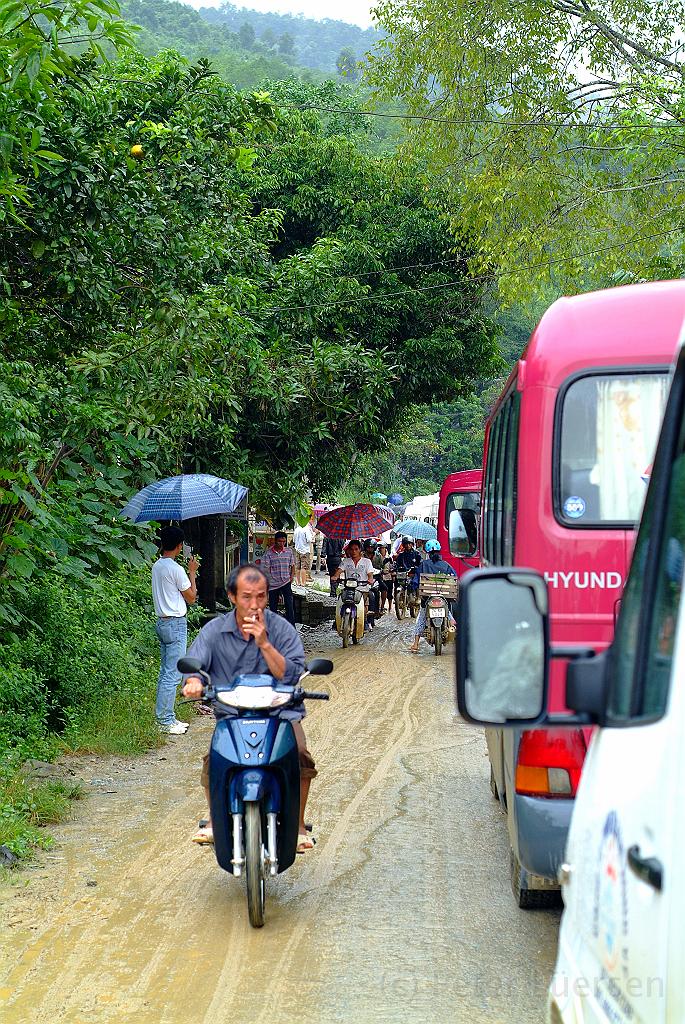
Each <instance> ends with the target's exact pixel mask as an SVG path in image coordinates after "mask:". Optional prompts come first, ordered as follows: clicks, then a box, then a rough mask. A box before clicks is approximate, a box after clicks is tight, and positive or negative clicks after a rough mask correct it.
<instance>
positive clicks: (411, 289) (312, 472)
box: [0, 53, 492, 619]
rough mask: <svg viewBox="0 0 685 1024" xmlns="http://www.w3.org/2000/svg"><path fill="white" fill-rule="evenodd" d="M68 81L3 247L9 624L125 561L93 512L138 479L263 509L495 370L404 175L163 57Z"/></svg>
mask: <svg viewBox="0 0 685 1024" xmlns="http://www.w3.org/2000/svg"><path fill="white" fill-rule="evenodd" d="M85 73H86V72H85V71H84V74H85ZM88 75H89V78H88V88H87V89H83V88H82V87H81V86H80V84H75V83H73V82H72V80H70V79H67V80H65V81H64V82H63V83H62V84H61V85H60V88H59V90H58V89H55V90H54V92H53V98H52V100H51V102H52V104H53V114H52V118H51V120H50V122H49V124H48V125H46V128H45V133H46V136H47V137H48V139H49V144H50V147H51V149H52V150H54V151H55V152H57V153H59V154H60V157H61V160H60V162H58V163H55V164H53V165H52V166H51V167H49V168H47V169H45V170H44V171H43V172H42V173H41V175H40V176H39V178H38V179H37V180H36V181H35V182H34V183H32V184H31V206H30V208H27V209H26V210H25V211H23V213H22V218H23V219H22V221H18V220H14V221H12V222H9V223H8V224H7V228H6V230H5V232H4V233H3V237H2V240H1V241H0V283H1V284H2V286H3V287H4V290H5V295H6V298H5V300H4V302H3V306H2V309H1V310H0V316H2V318H3V334H2V346H3V348H2V356H3V362H2V368H1V370H0V373H1V374H2V377H1V378H0V387H1V388H2V394H3V403H2V408H3V419H4V421H3V434H2V441H1V442H0V455H1V456H2V460H1V461H0V472H1V473H2V479H3V480H4V481H5V484H4V489H3V491H2V494H1V495H0V499H1V500H2V508H3V519H2V521H1V522H0V572H2V574H3V579H4V582H5V587H4V591H3V594H4V598H3V607H2V614H3V616H4V617H5V618H7V619H11V618H12V615H13V614H14V613H13V610H12V594H13V592H14V591H19V592H20V591H22V590H23V588H24V586H25V583H26V581H27V580H28V579H30V578H32V577H34V576H36V574H38V575H39V576H40V575H42V574H46V573H50V574H52V573H59V574H63V575H67V576H68V577H69V578H71V579H73V578H76V579H79V578H83V577H85V576H86V575H87V574H88V573H89V572H92V571H93V570H98V569H99V568H101V567H106V566H107V565H108V564H111V563H112V562H117V561H119V560H122V559H123V560H126V561H132V560H133V561H135V560H137V559H139V558H141V557H142V554H141V551H142V553H144V551H145V549H144V545H143V544H142V543H141V541H140V540H136V538H138V537H140V536H142V534H141V531H140V530H139V529H135V530H134V529H133V528H130V527H124V526H122V525H120V524H115V523H114V521H113V514H114V511H115V509H116V506H117V505H119V504H121V503H122V502H123V499H124V497H125V495H126V494H128V493H131V491H133V490H135V489H136V487H137V486H139V485H140V484H142V483H144V482H145V481H146V480H147V479H149V478H150V477H151V476H162V475H167V474H169V473H171V472H173V471H177V470H180V469H188V470H192V469H196V468H202V469H205V470H209V471H215V472H218V473H221V474H224V475H229V476H231V477H233V478H235V479H238V480H240V481H242V482H243V483H245V484H247V485H249V486H250V488H251V491H252V494H253V500H255V501H256V502H257V504H258V506H259V507H260V509H261V510H262V511H264V512H266V513H275V512H277V511H278V510H279V509H282V508H284V507H287V506H288V505H291V504H292V502H293V500H294V499H297V498H301V497H302V496H303V495H304V493H305V490H306V488H307V487H308V486H309V487H311V488H313V489H314V490H315V492H316V493H319V494H323V493H325V492H326V491H330V489H331V488H334V487H335V486H336V485H337V484H338V483H339V482H340V480H341V479H342V478H343V477H344V475H345V472H346V463H347V462H348V461H349V459H350V458H351V457H352V455H353V454H354V453H356V452H358V451H360V450H361V451H364V450H373V449H375V448H377V447H378V446H379V445H383V444H384V443H385V442H384V437H385V433H386V432H387V429H388V428H390V427H392V426H393V424H394V423H395V422H397V421H398V420H400V419H401V416H402V412H403V409H404V408H406V407H407V406H409V405H412V404H415V403H416V402H423V401H428V400H435V399H436V398H440V397H444V398H449V397H451V396H452V395H454V394H456V393H459V392H461V391H463V390H465V389H466V390H468V388H469V386H470V385H471V383H472V382H473V381H474V380H475V379H477V378H479V377H481V376H482V375H483V373H484V372H487V369H488V367H489V365H490V361H491V359H492V342H491V338H490V333H491V332H490V331H489V328H488V326H487V323H486V320H485V318H484V317H483V314H482V310H481V306H480V302H479V291H478V289H477V288H476V287H471V286H468V285H466V284H464V283H463V282H462V276H463V266H464V262H463V261H464V257H463V256H461V257H460V256H458V255H453V254H452V253H451V240H450V237H449V234H448V231H447V228H446V225H445V223H444V222H443V221H442V220H441V219H440V218H439V217H438V216H437V215H436V214H435V213H434V212H433V211H432V209H430V208H429V207H427V206H426V203H425V199H424V192H423V189H422V185H421V182H420V179H419V178H418V177H417V175H416V174H411V173H408V172H402V171H400V170H399V169H397V168H396V167H394V166H393V165H392V163H390V162H386V161H376V160H374V159H372V158H370V157H367V156H364V154H363V153H361V152H360V151H359V148H358V147H357V146H356V144H355V142H354V140H353V139H351V138H347V137H344V136H340V135H333V134H331V128H330V126H329V127H328V128H324V127H322V126H321V124H320V122H319V121H318V119H317V116H316V114H314V113H298V112H295V111H288V110H284V111H283V112H282V113H280V114H279V112H278V111H277V109H276V108H275V107H274V106H273V105H272V103H271V102H270V100H269V99H268V97H267V96H266V95H255V96H242V95H240V94H238V93H235V92H234V91H233V90H231V89H230V88H228V87H227V86H225V85H224V84H222V83H221V82H220V81H219V80H217V79H216V77H213V76H211V75H208V72H207V69H206V67H204V66H198V67H188V66H186V65H184V63H183V62H182V61H181V60H180V59H179V58H178V57H177V56H175V55H173V54H171V53H168V54H162V55H160V56H159V57H157V58H152V59H150V60H147V59H145V58H143V57H141V56H139V55H135V54H131V55H129V56H128V57H126V58H125V59H124V60H123V61H122V62H121V63H119V64H118V65H115V66H112V67H110V68H109V69H108V70H107V73H106V74H103V73H101V72H99V71H97V70H96V69H95V68H92V69H90V70H89V71H88ZM132 146H133V147H141V149H140V150H139V155H141V156H142V159H133V158H132V156H131V152H133V150H132V151H131V152H129V150H130V149H131V147H132ZM26 184H27V186H28V179H27V180H26ZM445 261H446V262H445ZM405 267H408V268H410V269H404V268H405ZM434 366H439V367H440V371H441V372H440V376H439V377H436V376H435V375H434V374H430V373H429V370H430V369H431V368H432V367H434Z"/></svg>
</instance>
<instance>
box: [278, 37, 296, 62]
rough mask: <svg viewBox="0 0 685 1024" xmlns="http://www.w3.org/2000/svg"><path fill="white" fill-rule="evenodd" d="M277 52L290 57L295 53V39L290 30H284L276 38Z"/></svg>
mask: <svg viewBox="0 0 685 1024" xmlns="http://www.w3.org/2000/svg"><path fill="white" fill-rule="evenodd" d="M278 52H279V53H282V54H283V55H284V56H286V57H292V56H293V55H294V53H295V40H294V39H293V37H292V35H291V34H290V32H284V33H283V35H282V36H281V37H280V38H279V40H278Z"/></svg>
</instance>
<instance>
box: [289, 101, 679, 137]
mask: <svg viewBox="0 0 685 1024" xmlns="http://www.w3.org/2000/svg"><path fill="white" fill-rule="evenodd" d="M272 102H273V104H274V106H276V107H281V108H282V109H284V110H299V111H300V112H301V113H304V112H306V111H307V110H320V111H322V112H324V113H327V114H347V115H348V116H349V117H354V116H355V115H357V114H358V115H360V116H363V117H386V118H391V119H394V120H400V121H436V122H438V123H439V124H454V125H460V126H462V127H469V126H472V125H473V126H475V125H485V124H496V125H501V126H502V127H504V128H571V129H573V130H574V131H575V130H576V129H580V130H583V131H585V130H589V131H594V130H595V129H598V130H601V131H632V130H633V129H635V128H677V129H680V130H681V131H682V130H684V129H685V125H683V124H680V123H679V122H677V121H643V122H636V123H634V124H619V123H618V122H613V123H612V122H609V123H607V122H603V121H585V122H579V123H577V124H574V123H573V122H570V121H506V120H504V119H503V118H488V117H482V118H463V119H461V118H453V117H436V116H435V115H433V114H391V113H385V112H384V111H381V110H353V109H348V108H346V107H325V106H320V105H318V104H316V103H307V104H306V105H305V106H302V107H300V106H297V105H296V104H292V103H280V102H279V101H278V100H276V99H274V100H273V101H272Z"/></svg>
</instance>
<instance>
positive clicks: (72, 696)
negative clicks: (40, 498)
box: [0, 567, 201, 867]
mask: <svg viewBox="0 0 685 1024" xmlns="http://www.w3.org/2000/svg"><path fill="white" fill-rule="evenodd" d="M25 600H26V608H25V609H24V611H25V615H26V622H27V623H28V625H27V626H26V627H25V628H22V629H21V630H16V631H15V632H11V631H5V633H4V634H3V637H2V638H1V639H0V846H5V847H7V849H8V850H9V851H10V852H11V853H12V854H13V855H14V856H15V857H17V858H18V859H19V860H20V861H21V860H27V859H30V857H31V856H32V855H33V853H34V852H35V851H36V850H37V849H41V848H46V847H48V846H49V845H50V842H51V840H50V837H49V834H48V833H47V831H46V829H45V826H49V825H51V824H55V823H57V822H58V821H63V820H64V819H65V818H67V817H68V816H69V815H70V813H71V803H72V801H73V800H74V799H78V797H79V796H80V795H81V792H80V790H79V788H78V787H73V786H71V785H70V783H68V782H62V781H60V780H59V777H58V776H59V772H58V771H56V772H55V776H56V777H55V778H53V777H51V778H49V779H37V778H35V777H34V776H32V774H31V771H30V768H29V769H28V770H27V769H26V768H25V767H24V766H25V765H26V762H27V761H30V759H32V758H37V759H40V760H43V761H53V760H54V759H55V758H56V757H59V756H60V755H64V754H82V753H88V754H100V755H107V754H114V755H118V756H124V757H132V756H135V755H137V754H141V753H143V752H144V751H146V750H149V749H151V748H154V747H159V746H161V745H162V744H163V743H164V737H163V735H162V734H161V733H160V731H159V729H158V727H157V723H156V721H155V714H154V702H155V689H156V681H157V674H158V671H159V645H158V641H157V637H156V635H155V631H154V611H153V609H152V606H151V597H150V576H149V567H143V568H142V569H140V570H131V569H122V570H121V571H120V572H118V573H115V574H112V575H110V576H107V577H98V578H95V579H94V580H93V581H92V585H91V586H90V587H89V588H84V589H83V590H82V591H80V592H79V593H78V595H77V596H76V597H75V596H74V595H73V594H69V593H66V592H65V591H64V589H63V588H62V587H61V586H60V585H59V583H57V582H55V583H52V582H50V581H48V582H47V583H43V584H42V585H41V587H40V588H36V589H35V590H32V589H31V588H30V587H27V591H26V598H25ZM200 614H201V611H200V610H196V609H193V610H192V619H191V617H190V616H189V619H191V623H192V624H193V625H197V620H198V619H199V617H200ZM178 714H179V717H182V718H184V719H188V718H191V717H192V716H193V714H194V711H193V708H192V706H189V705H186V706H182V707H180V708H179V709H178ZM2 860H3V858H2V855H1V851H0V867H1V865H2Z"/></svg>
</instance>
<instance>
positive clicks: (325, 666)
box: [304, 658, 333, 676]
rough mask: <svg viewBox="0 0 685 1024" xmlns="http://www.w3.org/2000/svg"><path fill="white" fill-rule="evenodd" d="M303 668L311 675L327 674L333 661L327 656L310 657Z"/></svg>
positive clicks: (331, 667) (330, 670) (329, 672)
mask: <svg viewBox="0 0 685 1024" xmlns="http://www.w3.org/2000/svg"><path fill="white" fill-rule="evenodd" d="M304 669H305V672H309V674H310V675H312V676H329V675H330V674H331V672H332V671H333V662H332V661H330V660H329V659H328V658H312V660H311V661H309V662H307V664H306V665H305V667H304Z"/></svg>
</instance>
